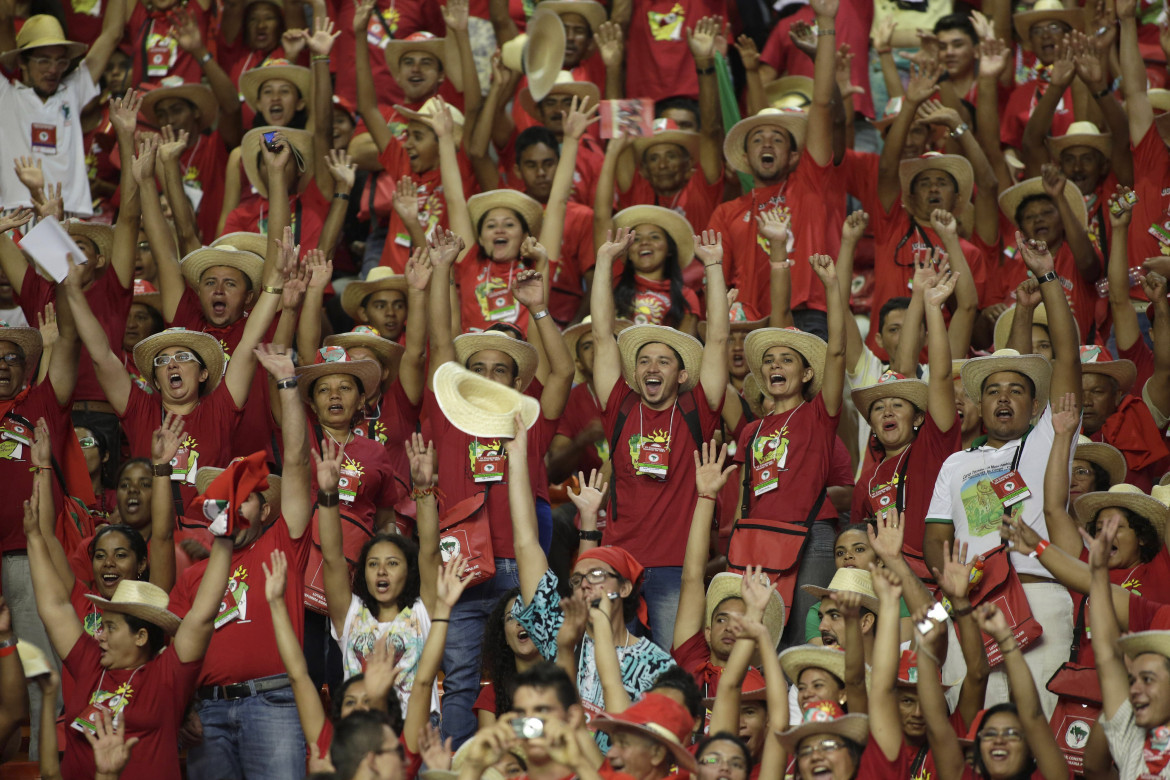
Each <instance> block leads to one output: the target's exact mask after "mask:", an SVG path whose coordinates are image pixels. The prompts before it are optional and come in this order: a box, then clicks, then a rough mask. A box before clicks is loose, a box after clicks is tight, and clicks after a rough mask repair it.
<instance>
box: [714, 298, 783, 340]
mask: <svg viewBox="0 0 1170 780" xmlns="http://www.w3.org/2000/svg"><path fill="white" fill-rule="evenodd" d="M755 313H756V312H755V310H750V311H749V310H748V309H745V308H744V306H743V304H742V303H740V302H739V301H736V302H735V303H733V304H731V306H730V308H728V310H727V318H728V320H730V324H731V332H732V333H735V332H736V331H738V332H740V333H751V332H752V331H753V330H759V329H760V328H766V327H767V326H768V318H767V317H763V318H760V319H751V316H752V315H753V314H755ZM699 341H701V342H703V343H704V344H706V343H707V321H706V320H703V321H702V322H700V323H699Z"/></svg>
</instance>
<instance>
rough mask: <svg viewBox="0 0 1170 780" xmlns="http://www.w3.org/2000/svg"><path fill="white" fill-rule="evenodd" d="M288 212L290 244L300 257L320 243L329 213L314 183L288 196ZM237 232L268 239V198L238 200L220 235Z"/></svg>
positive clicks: (327, 204) (323, 198)
mask: <svg viewBox="0 0 1170 780" xmlns="http://www.w3.org/2000/svg"><path fill="white" fill-rule="evenodd" d="M221 170H222V169H221ZM289 208H290V212H289V217H290V219H289V225H290V226H291V227H292V229H293V240H295V241H296V242H297V244H299V245H300V246H301V254H302V255H303V254H304V253H305V252H307V251H309V250H310V249H313V248H315V247H316V246H317V242H318V241H320V239H321V230H322V229H323V228H324V227H325V216H326V215H327V214H328V213H329V201H327V200H325V197H324V196H323V195H322V194H321V191H320V190H319V189H317V185H316V183H314V182H309V186H308V187H307V188H306V189H305V191H304V192H301V193H298V194H296V195H290V196H289ZM200 211H202V208H201V209H200ZM240 232H243V233H261V234H263V235H268V198H262V197H260V196H259V195H258V194H257V196H256V197H253V198H241V199H240V204H239V205H238V206H236V207H235V208H234V209H232V211H231V213H230V214H228V215H227V219H226V220H224V223H223V233H221V234H220V235H227V234H228V233H240Z"/></svg>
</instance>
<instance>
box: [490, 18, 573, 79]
mask: <svg viewBox="0 0 1170 780" xmlns="http://www.w3.org/2000/svg"><path fill="white" fill-rule="evenodd" d="M546 2H547V0H546ZM544 6H545V3H540V4H539V5H537V7H536V12H535V13H533V14H532V16H531V17H529V19H528V24H527V26H526V32H523V33H521V34H520V35H517V36H516V37H515V38H513V39H512V40H510V41H508V42H507V43H505V44H504V45H503V46H501V47H500V59H501V60H503V63H504V66H505V67H507V68H508V70H511V71H514V72H516V73H523V74H524V75H525V76H527V77H528V87H527V89H528V93H529V95H530V96H531V97H532V99H533V100H535V101H541V100H544V99H545V98H546V97H547V96H548V93H549V90H551V89H552V87H553V84H555V83H556V80H557V76H559V75H560V72H561V66H562V65H563V64H564V62H565V25H564V22H562V21H561V17H560V16H558V15H557V14H555V13H553V12H552V11H550V10H548V8H546V7H544Z"/></svg>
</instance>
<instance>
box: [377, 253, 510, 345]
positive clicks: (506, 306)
mask: <svg viewBox="0 0 1170 780" xmlns="http://www.w3.org/2000/svg"><path fill="white" fill-rule="evenodd" d="M386 245H387V246H389V245H390V242H389V240H387V242H386ZM524 269H525V264H524V261H523V260H505V261H503V262H497V261H495V260H488V259H486V258H485V257H484V256H483V251H482V250H481V249H480V248H479V245H478V244H477V245H476V246H473V247H472V248H471V251H470V252H468V253H467V256H466V257H464V258H463V259H462V260H460V261H459V262H458V264H456V266H455V274H454V275H455V284H456V285H457V286H458V287H459V318H460V320H461V324H462V325H463V330H464V331H478V330H486V329H487V328H488V327H489V326H491V325H494V324H495V323H497V322H510V323H512V324H513V325H515V326H516V327H517V328H519V329H520V330H521V332H523V333H527V332H528V309H526V308H524V306H523V305H522V304H521V303H520V302H519V301H517V300H516V298H515V296H513V295H512V289H511V287H512V281H513V280H514V279H515V276H516V274H518V273H520V272H521V271H523V270H524Z"/></svg>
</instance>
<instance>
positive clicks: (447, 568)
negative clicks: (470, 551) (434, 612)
mask: <svg viewBox="0 0 1170 780" xmlns="http://www.w3.org/2000/svg"><path fill="white" fill-rule="evenodd" d="M467 582H468V580H467V559H466V558H464V557H463V556H462V555H458V554H456V555H453V556H451V560H449V561H447V562H446V563H445V564H443V565H442V566H440V567H439V577H438V581H437V582H436V583H435V597H436V598H437V599H438V600H439V601H440V602H441V603H443V604H446V605H447V606H448V607H451V608H454V606H455V604H456V603H458V601H459V597H460V596H462V595H463V589H464V588H466V587H467Z"/></svg>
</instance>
